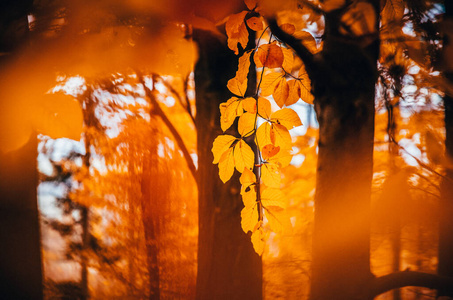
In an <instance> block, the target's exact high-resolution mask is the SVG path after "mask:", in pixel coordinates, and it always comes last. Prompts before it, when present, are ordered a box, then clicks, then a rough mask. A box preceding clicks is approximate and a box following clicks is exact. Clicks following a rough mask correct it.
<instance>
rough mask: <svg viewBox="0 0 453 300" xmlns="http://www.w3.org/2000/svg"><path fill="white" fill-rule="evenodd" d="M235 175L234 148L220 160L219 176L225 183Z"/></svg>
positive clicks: (229, 149)
mask: <svg viewBox="0 0 453 300" xmlns="http://www.w3.org/2000/svg"><path fill="white" fill-rule="evenodd" d="M233 173H234V156H233V148H228V150H227V151H225V152H224V153H223V154H222V156H221V157H220V160H219V175H220V179H221V180H222V182H223V183H225V182H227V181H228V180H230V178H231V176H233Z"/></svg>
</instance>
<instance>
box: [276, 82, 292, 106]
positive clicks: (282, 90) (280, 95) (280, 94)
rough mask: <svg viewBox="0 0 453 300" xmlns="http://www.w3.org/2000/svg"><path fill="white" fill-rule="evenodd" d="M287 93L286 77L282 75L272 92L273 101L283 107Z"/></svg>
mask: <svg viewBox="0 0 453 300" xmlns="http://www.w3.org/2000/svg"><path fill="white" fill-rule="evenodd" d="M288 94H289V86H288V83H287V82H286V78H285V77H282V78H280V80H279V81H278V83H277V85H276V86H275V89H274V93H273V94H272V95H273V96H274V100H275V103H277V105H278V106H279V107H283V106H284V105H285V102H286V99H287V98H288Z"/></svg>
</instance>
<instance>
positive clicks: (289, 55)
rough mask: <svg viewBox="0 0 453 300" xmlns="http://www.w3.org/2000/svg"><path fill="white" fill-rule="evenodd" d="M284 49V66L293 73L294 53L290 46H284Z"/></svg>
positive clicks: (288, 71)
mask: <svg viewBox="0 0 453 300" xmlns="http://www.w3.org/2000/svg"><path fill="white" fill-rule="evenodd" d="M282 51H283V57H284V59H283V64H282V68H283V70H285V71H286V72H287V73H291V71H292V69H293V64H294V54H293V51H292V50H291V49H288V48H282Z"/></svg>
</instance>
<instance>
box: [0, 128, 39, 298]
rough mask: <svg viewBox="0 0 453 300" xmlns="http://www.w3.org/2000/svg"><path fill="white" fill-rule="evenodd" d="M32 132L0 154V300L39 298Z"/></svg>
mask: <svg viewBox="0 0 453 300" xmlns="http://www.w3.org/2000/svg"><path fill="white" fill-rule="evenodd" d="M37 151H38V146H37V140H36V133H34V134H32V136H31V137H30V140H29V141H28V143H27V144H26V145H25V146H23V147H21V148H20V149H18V150H15V151H12V152H9V153H7V154H0V195H1V196H0V243H1V246H0V295H1V296H0V298H2V299H42V298H43V290H42V265H41V235H40V225H39V211H38V205H37V194H36V187H37V183H38V169H37V157H38V153H37Z"/></svg>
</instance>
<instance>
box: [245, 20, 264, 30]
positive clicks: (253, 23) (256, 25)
mask: <svg viewBox="0 0 453 300" xmlns="http://www.w3.org/2000/svg"><path fill="white" fill-rule="evenodd" d="M247 25H248V26H249V28H250V29H252V30H254V31H260V30H263V21H261V19H260V18H258V17H251V18H250V19H248V20H247Z"/></svg>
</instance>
